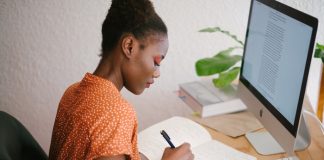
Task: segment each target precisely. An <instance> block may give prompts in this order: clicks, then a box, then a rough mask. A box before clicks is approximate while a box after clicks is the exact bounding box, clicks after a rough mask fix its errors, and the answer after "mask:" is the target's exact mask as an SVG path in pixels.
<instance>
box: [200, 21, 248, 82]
mask: <svg viewBox="0 0 324 160" xmlns="http://www.w3.org/2000/svg"><path fill="white" fill-rule="evenodd" d="M199 32H207V33H214V32H220V33H223V34H224V35H226V36H227V37H229V38H232V39H233V40H234V42H236V44H237V45H235V46H232V47H229V48H227V49H225V50H222V51H220V52H218V53H216V55H214V56H213V57H207V58H202V59H199V60H198V61H197V62H196V64H195V69H196V73H197V75H198V76H211V75H216V76H218V77H216V78H214V79H213V80H212V81H213V84H214V85H215V86H216V87H218V88H224V87H226V86H228V85H229V84H231V83H232V81H234V80H235V79H236V78H237V76H238V74H239V72H240V69H241V67H239V66H235V65H236V64H237V63H238V62H239V61H241V59H242V56H241V55H231V53H232V52H233V51H234V50H236V49H241V50H242V49H243V47H244V44H243V42H242V41H241V40H239V39H238V38H237V36H236V35H233V34H231V33H230V32H229V31H225V30H223V29H221V28H220V27H212V28H204V29H201V30H200V31H199Z"/></svg>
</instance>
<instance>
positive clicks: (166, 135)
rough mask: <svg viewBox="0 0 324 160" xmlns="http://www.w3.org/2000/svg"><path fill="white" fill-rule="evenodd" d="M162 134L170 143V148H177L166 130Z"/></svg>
mask: <svg viewBox="0 0 324 160" xmlns="http://www.w3.org/2000/svg"><path fill="white" fill-rule="evenodd" d="M160 133H161V134H162V136H163V138H164V139H165V140H166V141H167V142H168V143H169V145H170V147H171V148H175V147H174V145H173V144H172V142H171V138H170V137H169V135H168V134H167V133H166V132H165V131H164V130H162V131H161V132H160Z"/></svg>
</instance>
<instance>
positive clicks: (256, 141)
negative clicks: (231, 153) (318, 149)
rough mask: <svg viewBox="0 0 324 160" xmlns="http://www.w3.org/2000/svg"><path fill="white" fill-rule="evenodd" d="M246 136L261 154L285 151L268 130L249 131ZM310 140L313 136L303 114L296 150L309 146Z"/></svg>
mask: <svg viewBox="0 0 324 160" xmlns="http://www.w3.org/2000/svg"><path fill="white" fill-rule="evenodd" d="M302 113H303V112H302ZM245 136H246V138H247V139H248V141H249V142H250V143H251V145H252V146H253V147H254V149H255V150H256V151H257V152H258V153H259V154H262V155H272V154H278V153H285V151H284V150H283V149H282V148H281V146H280V145H279V144H278V143H277V141H276V140H275V139H274V138H273V137H272V136H271V135H270V133H268V132H267V131H264V132H253V133H247V134H245ZM264 142H267V145H264ZM310 142H311V138H310V134H309V130H308V126H307V124H306V121H305V118H304V114H302V115H301V119H300V124H299V130H298V133H297V138H296V142H295V147H294V150H295V151H300V150H304V149H306V148H307V147H308V146H309V144H310Z"/></svg>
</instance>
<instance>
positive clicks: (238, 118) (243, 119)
mask: <svg viewBox="0 0 324 160" xmlns="http://www.w3.org/2000/svg"><path fill="white" fill-rule="evenodd" d="M192 119H193V120H194V121H196V122H198V123H200V124H202V125H204V126H207V127H209V128H212V129H215V130H217V131H219V132H222V133H224V134H226V135H228V136H231V137H238V136H241V135H244V134H245V133H247V132H251V131H255V130H258V129H261V128H263V126H262V124H261V123H260V122H259V121H258V120H257V119H256V118H255V117H254V116H253V115H252V114H251V113H249V112H246V111H245V112H238V113H232V114H226V115H220V116H212V117H206V118H200V117H197V116H193V117H192Z"/></svg>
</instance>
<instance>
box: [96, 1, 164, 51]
mask: <svg viewBox="0 0 324 160" xmlns="http://www.w3.org/2000/svg"><path fill="white" fill-rule="evenodd" d="M124 33H131V34H133V35H134V36H135V37H136V38H137V39H144V38H145V37H146V36H147V35H148V34H151V33H158V34H167V27H166V25H165V24H164V22H163V21H162V19H161V18H160V16H159V15H157V13H156V12H155V10H154V7H153V5H152V3H151V2H150V1H149V0H112V4H111V7H110V9H109V10H108V14H107V16H106V19H105V21H104V22H103V24H102V44H101V47H102V55H101V56H105V54H108V52H109V51H111V50H113V49H114V48H115V47H116V45H117V43H118V41H119V39H120V38H121V36H122V35H123V34H124Z"/></svg>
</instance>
